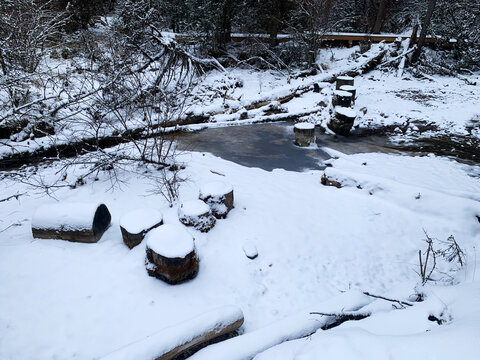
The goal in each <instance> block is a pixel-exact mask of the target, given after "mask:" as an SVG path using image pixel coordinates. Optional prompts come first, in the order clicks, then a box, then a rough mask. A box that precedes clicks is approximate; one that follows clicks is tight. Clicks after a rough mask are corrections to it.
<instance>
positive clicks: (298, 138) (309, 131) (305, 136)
mask: <svg viewBox="0 0 480 360" xmlns="http://www.w3.org/2000/svg"><path fill="white" fill-rule="evenodd" d="M293 132H294V133H295V145H297V146H310V144H312V143H313V142H315V125H314V124H310V123H307V122H301V123H296V124H295V126H294V127H293Z"/></svg>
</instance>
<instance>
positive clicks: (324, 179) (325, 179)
mask: <svg viewBox="0 0 480 360" xmlns="http://www.w3.org/2000/svg"><path fill="white" fill-rule="evenodd" d="M320 183H321V184H322V185H323V186H334V187H336V188H337V189H340V188H341V187H342V184H340V183H339V182H338V181H335V180H330V179H329V178H328V177H327V175H326V174H323V176H322V178H321V179H320Z"/></svg>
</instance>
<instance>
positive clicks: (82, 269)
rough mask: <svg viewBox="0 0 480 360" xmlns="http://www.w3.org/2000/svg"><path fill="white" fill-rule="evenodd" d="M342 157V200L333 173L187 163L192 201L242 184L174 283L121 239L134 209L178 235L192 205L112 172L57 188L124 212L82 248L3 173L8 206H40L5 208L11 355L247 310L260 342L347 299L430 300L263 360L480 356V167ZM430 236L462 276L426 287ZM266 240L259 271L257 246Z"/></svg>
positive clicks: (108, 340)
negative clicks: (454, 246)
mask: <svg viewBox="0 0 480 360" xmlns="http://www.w3.org/2000/svg"><path fill="white" fill-rule="evenodd" d="M331 153H332V155H333V156H336V157H337V159H335V160H331V163H332V165H333V166H332V167H329V168H327V170H326V175H327V176H328V177H330V178H331V179H336V180H338V181H340V182H341V183H342V184H343V185H344V186H343V187H342V188H341V189H337V188H335V187H327V186H322V185H321V184H320V178H321V176H322V174H323V173H322V172H320V171H307V172H288V171H285V170H281V169H278V170H274V171H272V172H267V171H264V170H261V169H257V168H246V167H243V166H240V165H237V164H235V163H232V162H228V161H225V160H222V159H220V158H216V157H214V156H212V155H210V154H202V153H186V154H183V155H181V156H182V158H181V160H182V161H184V162H185V163H186V164H187V168H186V169H185V170H184V171H183V175H184V176H186V177H188V182H186V183H184V184H182V187H181V189H180V199H179V204H180V203H181V202H182V201H188V200H191V199H196V198H197V197H198V194H199V189H200V187H201V186H202V185H203V184H205V183H207V182H210V181H223V182H226V183H231V184H232V186H233V188H234V193H235V209H234V210H232V211H231V212H230V213H229V214H228V216H227V218H226V219H225V220H218V221H217V224H216V226H215V227H214V228H213V229H212V230H211V231H210V232H209V233H207V234H204V233H200V232H198V231H195V230H192V229H191V228H189V229H188V231H189V232H190V233H191V234H192V235H193V236H194V238H195V246H196V248H197V252H198V255H199V257H200V271H199V274H198V276H197V277H196V278H195V279H194V280H192V281H190V282H187V283H184V284H181V285H176V286H170V285H167V284H165V283H163V282H162V281H160V280H157V279H155V278H152V277H149V276H148V275H147V272H146V270H145V263H144V259H145V241H144V242H142V244H140V245H139V246H137V247H135V248H134V249H133V250H129V249H128V248H127V247H126V246H125V245H124V244H123V242H122V236H121V233H120V227H119V220H120V218H121V216H122V215H124V214H125V213H127V212H129V211H130V210H132V209H135V208H143V207H150V208H155V209H158V210H160V211H161V212H162V213H163V215H164V222H165V223H166V224H175V223H178V205H175V206H174V207H173V208H169V207H168V204H167V202H166V201H165V200H164V199H163V198H162V197H160V196H158V195H151V193H150V190H151V187H152V184H151V183H150V182H149V181H148V179H147V177H145V176H142V177H138V176H136V175H133V174H132V173H127V172H125V173H121V174H120V176H121V178H122V180H123V183H122V185H121V189H117V190H115V191H111V190H110V188H111V183H110V182H109V180H108V179H107V178H106V174H103V175H102V176H100V179H99V180H98V181H93V180H91V181H90V180H89V179H87V184H86V185H83V186H79V187H77V188H76V189H66V188H63V189H59V190H58V191H57V192H55V197H56V199H58V200H59V201H62V202H73V203H75V202H86V201H93V202H103V203H105V204H106V205H107V206H108V208H109V210H110V212H111V214H112V225H111V227H110V228H109V229H108V230H107V232H106V233H105V234H104V235H103V237H102V239H101V240H100V241H99V242H98V243H96V244H79V243H69V242H64V241H60V240H37V239H33V238H32V235H31V218H32V215H33V213H34V212H35V210H36V209H37V208H38V207H40V206H41V205H44V204H47V203H53V202H55V201H56V200H55V199H53V198H49V197H45V196H44V195H41V194H40V193H35V192H33V191H32V190H31V189H29V188H27V186H26V185H24V184H21V183H18V182H16V181H14V180H13V179H12V178H11V177H9V176H4V177H3V178H2V180H1V182H0V199H3V198H6V197H7V196H9V195H12V194H16V193H20V194H21V193H26V194H25V195H22V196H20V197H19V198H18V200H15V199H11V200H9V201H5V202H2V203H1V210H0V211H1V213H0V218H1V220H0V225H1V226H0V230H1V231H2V232H1V233H0V250H1V251H0V284H1V286H0V358H1V359H31V358H36V359H53V358H57V359H59V358H61V359H65V358H78V359H92V358H99V357H102V356H105V355H107V354H110V353H111V352H113V351H116V350H118V349H121V348H122V347H124V346H126V345H128V344H131V343H135V342H137V341H141V340H143V339H146V338H147V337H149V336H151V335H152V334H156V333H158V332H159V331H162V330H163V329H165V328H167V327H169V326H173V325H176V324H179V323H182V322H184V321H187V320H188V319H190V318H194V317H196V316H198V315H201V314H202V313H204V312H207V311H209V310H211V309H214V308H218V307H221V306H224V305H236V306H239V307H240V308H241V309H242V310H243V312H244V314H245V325H244V328H243V331H244V332H245V333H249V332H251V331H254V330H256V329H260V328H262V327H264V326H267V325H269V324H271V323H272V322H275V321H277V320H280V319H282V318H284V317H286V316H289V315H292V314H294V313H296V312H297V311H300V310H305V309H308V310H309V311H317V312H321V311H328V310H324V309H322V308H319V304H321V303H322V302H323V301H327V300H328V299H330V298H332V297H335V296H338V295H339V294H340V293H342V292H344V291H347V290H349V289H358V290H362V291H368V292H370V293H374V294H378V295H383V296H387V297H391V298H396V299H401V300H411V296H413V295H414V294H415V293H416V292H424V293H425V294H426V298H425V301H424V302H422V303H415V302H414V303H413V304H414V305H413V306H412V307H409V308H407V309H400V310H392V303H390V302H380V304H383V305H379V303H378V302H375V304H376V305H375V306H373V305H372V306H371V307H370V308H367V309H366V310H368V311H370V312H372V316H371V317H370V318H368V319H365V320H361V321H355V322H347V323H344V324H343V325H341V326H340V327H338V328H335V329H332V330H327V331H323V330H319V331H318V332H317V333H316V334H314V335H313V336H311V337H309V338H307V339H302V340H298V341H293V342H287V343H285V344H283V345H280V346H279V347H278V348H273V349H271V350H269V351H267V352H265V353H263V354H261V355H258V359H300V358H301V359H310V358H311V359H314V358H318V356H319V354H322V355H325V356H328V357H333V356H335V357H341V358H361V359H367V358H368V359H371V358H379V359H380V358H387V357H389V356H390V357H391V358H398V359H400V358H405V357H406V356H407V355H408V356H410V357H413V358H422V357H423V358H432V359H433V358H435V359H440V358H443V359H447V358H451V357H452V354H455V356H459V357H460V356H461V357H462V358H464V359H475V358H477V355H478V349H479V348H478V341H475V339H477V340H478V338H479V336H480V326H479V325H478V324H479V323H480V270H479V271H478V272H479V274H476V267H477V264H478V263H479V260H478V259H477V258H479V257H478V256H477V252H478V250H477V249H476V248H478V243H479V241H480V224H479V222H478V220H477V218H476V215H480V202H479V201H480V183H479V177H480V167H475V166H468V165H463V164H459V163H457V162H455V161H453V160H449V159H444V158H439V157H435V156H433V155H432V156H424V157H410V156H400V155H388V154H357V155H348V156H347V155H343V154H340V153H337V152H334V151H331ZM60 166H61V164H59V163H53V164H50V165H42V166H40V168H39V169H37V170H36V173H37V176H41V177H42V178H43V179H45V181H47V180H48V179H49V178H50V177H52V176H53V173H54V172H55V171H56V170H57V169H58V168H59V167H60ZM135 170H136V171H138V169H135ZM141 170H142V171H143V170H146V171H151V172H152V175H154V172H155V171H157V170H155V169H152V168H149V169H148V168H145V169H141ZM23 171H29V170H28V169H27V170H23ZM212 171H213V172H212ZM218 174H223V175H225V176H221V175H218ZM32 176H33V175H32ZM69 176H72V177H74V176H75V175H74V174H69ZM424 231H425V232H427V234H428V235H429V236H430V237H433V238H436V239H439V240H446V239H447V238H448V237H449V236H450V235H453V236H454V237H455V239H456V241H457V242H458V244H459V245H460V246H461V248H462V249H464V251H465V254H466V257H467V259H466V265H465V266H463V267H461V268H460V269H459V270H458V271H456V272H454V269H453V268H451V267H452V266H453V263H452V264H443V265H442V264H440V260H439V266H440V265H442V266H443V267H440V269H441V270H443V271H444V272H445V274H440V273H435V274H434V276H435V279H437V280H439V281H438V282H437V283H436V284H435V283H432V282H429V283H428V285H427V286H426V288H425V289H423V290H422V289H421V286H419V285H418V283H419V280H420V277H419V275H418V274H417V273H416V272H415V271H416V270H418V250H425V249H426V243H425V241H424V239H425V233H424ZM252 244H253V245H254V246H255V247H256V249H257V250H258V254H259V256H258V257H257V258H256V259H254V260H250V259H249V258H247V257H246V256H245V252H244V249H243V248H244V247H245V246H249V247H251V246H252ZM441 278H442V279H443V280H440V279H441ZM452 283H453V285H451V284H452ZM429 315H434V316H436V317H437V318H440V319H442V320H444V321H445V323H444V324H442V325H438V324H437V323H436V322H432V321H429V320H428V316H429ZM312 317H313V318H315V315H312ZM417 355H418V357H417ZM225 358H228V357H225Z"/></svg>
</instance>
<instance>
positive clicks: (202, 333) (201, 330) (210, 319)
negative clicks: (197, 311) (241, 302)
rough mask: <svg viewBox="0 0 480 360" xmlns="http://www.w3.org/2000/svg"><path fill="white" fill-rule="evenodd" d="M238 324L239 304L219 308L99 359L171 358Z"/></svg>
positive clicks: (232, 329) (141, 359) (208, 340)
mask: <svg viewBox="0 0 480 360" xmlns="http://www.w3.org/2000/svg"><path fill="white" fill-rule="evenodd" d="M242 324H243V313H242V311H241V310H240V309H239V308H237V307H233V306H228V307H223V308H219V309H216V310H212V311H210V312H208V313H205V314H203V315H200V316H198V317H196V318H193V319H191V320H188V321H185V322H183V323H180V324H178V325H176V326H172V327H168V328H166V329H164V330H162V331H160V332H158V333H156V334H153V335H151V336H149V337H147V338H146V339H144V340H141V341H138V342H135V343H133V344H130V345H127V346H125V347H123V348H121V349H118V350H116V351H113V352H111V353H110V354H108V355H106V356H104V357H102V358H101V360H131V359H138V360H143V359H156V360H171V359H175V358H177V357H178V356H180V355H182V354H184V353H186V352H187V353H188V352H189V351H191V350H192V349H193V348H196V349H197V350H198V347H199V346H202V345H207V344H210V343H211V342H212V341H215V340H216V339H218V338H221V337H223V336H225V335H228V334H231V333H234V332H235V331H237V330H238V328H240V326H242Z"/></svg>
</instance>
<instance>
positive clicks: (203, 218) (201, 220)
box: [178, 200, 216, 232]
mask: <svg viewBox="0 0 480 360" xmlns="http://www.w3.org/2000/svg"><path fill="white" fill-rule="evenodd" d="M178 218H179V220H180V222H181V223H182V224H183V225H185V226H192V227H194V228H195V229H197V230H200V231H201V232H209V231H210V229H212V228H213V227H214V226H215V222H216V219H215V217H214V216H213V215H212V212H211V210H210V207H209V206H208V205H207V204H205V203H204V202H203V201H201V200H190V201H186V202H184V203H183V204H182V205H181V206H180V208H179V209H178Z"/></svg>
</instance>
